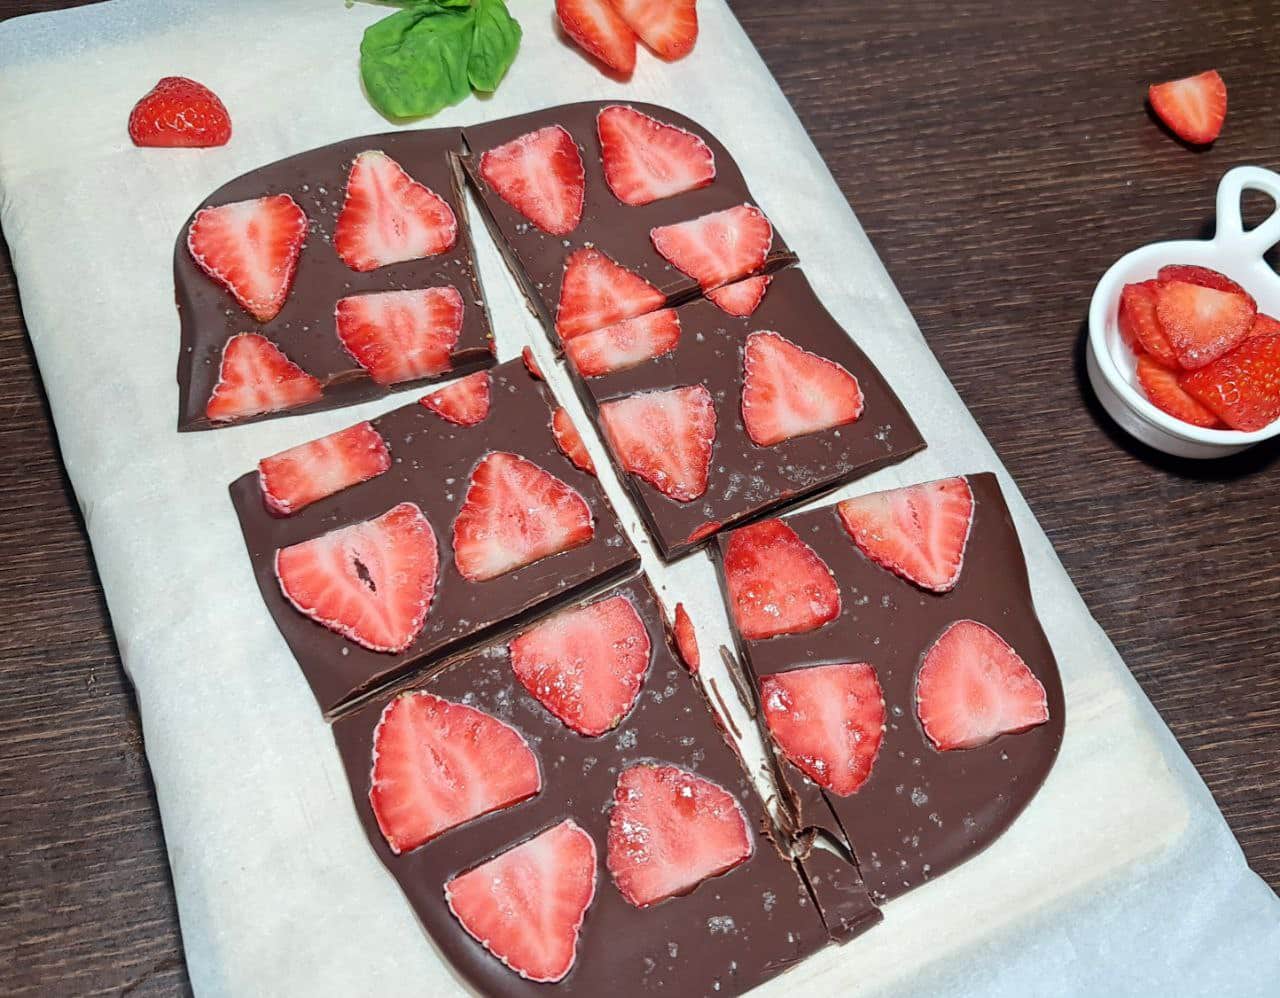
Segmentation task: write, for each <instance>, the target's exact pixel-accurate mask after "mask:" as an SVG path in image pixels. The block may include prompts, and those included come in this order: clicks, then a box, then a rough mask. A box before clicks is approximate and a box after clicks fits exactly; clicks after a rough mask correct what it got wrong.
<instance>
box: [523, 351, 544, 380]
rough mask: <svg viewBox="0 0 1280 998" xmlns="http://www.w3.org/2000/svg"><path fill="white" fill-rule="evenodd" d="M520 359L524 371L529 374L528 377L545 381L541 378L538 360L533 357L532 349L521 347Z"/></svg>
mask: <svg viewBox="0 0 1280 998" xmlns="http://www.w3.org/2000/svg"><path fill="white" fill-rule="evenodd" d="M520 359H521V360H523V361H524V369H525V370H526V371H528V372H529V376H530V377H532V378H537V379H538V380H539V381H546V380H547V379H546V378H544V377H543V376H542V368H540V367H539V366H538V358H537V357H535V356H534V355H533V348H532V347H521V348H520Z"/></svg>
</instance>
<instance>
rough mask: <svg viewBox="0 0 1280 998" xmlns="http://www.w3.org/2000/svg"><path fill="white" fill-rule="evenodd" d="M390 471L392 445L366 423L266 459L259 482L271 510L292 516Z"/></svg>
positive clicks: (261, 467)
mask: <svg viewBox="0 0 1280 998" xmlns="http://www.w3.org/2000/svg"><path fill="white" fill-rule="evenodd" d="M390 467H391V452H390V451H389V450H387V442H386V441H385V440H383V439H382V436H381V435H380V434H379V433H378V431H377V430H375V429H374V428H373V424H372V423H368V422H366V423H357V424H356V425H355V426H348V427H347V428H346V429H345V430H339V431H338V432H337V433H330V434H329V435H328V436H327V437H321V438H320V439H319V440H312V441H311V442H310V443H305V444H299V445H298V446H297V447H290V448H289V449H288V450H285V451H281V452H280V453H279V454H273V455H272V456H271V457H265V458H263V459H262V460H261V461H259V462H258V481H259V482H260V483H261V485H262V498H263V500H264V501H265V502H266V504H267V508H268V509H270V510H272V512H275V513H278V514H279V515H281V516H291V515H292V514H294V513H296V512H298V510H300V509H303V508H305V507H307V506H310V505H311V504H312V503H313V502H318V501H319V500H321V499H326V498H328V497H329V496H331V495H335V494H337V493H339V492H341V491H342V490H343V489H348V488H350V487H351V486H353V485H359V484H360V483H361V482H367V481H368V480H369V479H370V478H375V477H377V476H378V475H381V474H382V473H383V472H384V471H386V470H387V469H388V468H390Z"/></svg>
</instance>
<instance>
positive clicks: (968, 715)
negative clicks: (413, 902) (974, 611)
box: [916, 620, 1049, 752]
mask: <svg viewBox="0 0 1280 998" xmlns="http://www.w3.org/2000/svg"><path fill="white" fill-rule="evenodd" d="M916 709H917V710H918V711H919V714H920V723H921V724H922V725H923V726H924V733H925V734H926V735H928V736H929V741H931V742H933V745H934V747H935V748H937V749H938V750H939V751H942V752H946V751H949V750H951V749H968V748H977V747H978V746H980V745H986V744H987V743H988V742H990V741H993V740H995V739H996V738H999V737H1000V736H1001V735H1013V734H1017V733H1019V732H1022V731H1026V730H1028V729H1030V728H1034V727H1035V726H1036V725H1038V724H1044V722H1045V721H1047V720H1049V703H1048V699H1047V698H1046V696H1045V692H1044V687H1043V686H1042V685H1041V684H1040V680H1038V679H1037V678H1036V677H1035V675H1034V674H1033V673H1032V672H1031V670H1030V669H1028V668H1027V663H1026V662H1024V661H1022V659H1021V658H1020V657H1019V655H1018V653H1017V652H1016V651H1014V650H1013V649H1012V648H1010V647H1009V645H1008V644H1007V643H1006V642H1005V640H1004V638H1002V637H1000V635H999V634H997V633H996V632H995V631H993V630H992V629H991V628H989V627H987V626H986V625H985V624H979V623H978V622H977V621H976V620H960V621H957V622H956V623H954V624H952V625H951V626H950V627H948V628H947V629H946V630H945V631H943V633H942V636H941V637H940V638H938V640H937V641H936V642H934V645H933V647H932V648H930V649H929V650H928V652H926V653H925V656H924V664H923V665H922V666H921V668H920V675H919V677H918V678H917V680H916Z"/></svg>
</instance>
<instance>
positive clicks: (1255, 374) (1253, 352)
mask: <svg viewBox="0 0 1280 998" xmlns="http://www.w3.org/2000/svg"><path fill="white" fill-rule="evenodd" d="M1181 385H1182V388H1183V389H1184V390H1185V391H1186V392H1187V394H1189V395H1191V396H1192V397H1193V398H1195V399H1197V400H1198V401H1199V402H1201V403H1202V404H1203V405H1204V406H1206V407H1207V408H1208V409H1210V410H1212V411H1213V412H1215V413H1216V414H1217V416H1218V418H1219V419H1221V420H1222V421H1223V422H1224V423H1226V424H1227V425H1228V426H1229V427H1231V428H1232V429H1233V430H1241V431H1243V432H1245V433H1252V432H1254V431H1255V430H1261V429H1263V428H1264V427H1267V426H1270V425H1271V424H1272V423H1274V422H1275V421H1276V420H1277V419H1280V335H1272V336H1251V337H1250V338H1249V339H1247V340H1245V341H1244V342H1243V343H1242V344H1240V346H1238V347H1236V349H1235V350H1232V351H1231V352H1230V353H1229V354H1227V355H1226V356H1224V357H1219V358H1218V359H1217V360H1215V361H1213V362H1212V363H1211V364H1209V365H1207V366H1206V367H1202V368H1200V370H1198V371H1192V372H1191V373H1190V374H1186V375H1183V377H1182V378H1181Z"/></svg>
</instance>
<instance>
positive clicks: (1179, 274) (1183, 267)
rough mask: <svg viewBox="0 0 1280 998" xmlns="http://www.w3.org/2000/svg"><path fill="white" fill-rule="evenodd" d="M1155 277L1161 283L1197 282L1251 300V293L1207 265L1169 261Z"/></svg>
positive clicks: (1205, 286) (1255, 306)
mask: <svg viewBox="0 0 1280 998" xmlns="http://www.w3.org/2000/svg"><path fill="white" fill-rule="evenodd" d="M1156 279H1157V280H1158V281H1159V282H1160V283H1161V284H1168V283H1170V282H1171V281H1186V282H1187V283H1188V284H1199V285H1200V286H1201V287H1202V288H1213V290H1214V291H1226V292H1229V293H1230V294H1233V295H1239V296H1240V297H1241V298H1248V299H1249V301H1250V302H1253V295H1251V294H1249V292H1247V291H1246V290H1245V289H1244V288H1242V287H1240V285H1239V284H1237V283H1236V282H1235V281H1233V280H1232V279H1231V278H1230V277H1228V276H1227V275H1226V274H1220V273H1219V272H1218V271H1216V270H1212V269H1210V268H1209V267H1197V266H1194V265H1192V264H1185V263H1171V264H1169V265H1168V266H1167V267H1161V268H1160V271H1159V273H1157V274H1156ZM1253 304H1254V308H1257V303H1256V302H1253Z"/></svg>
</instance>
